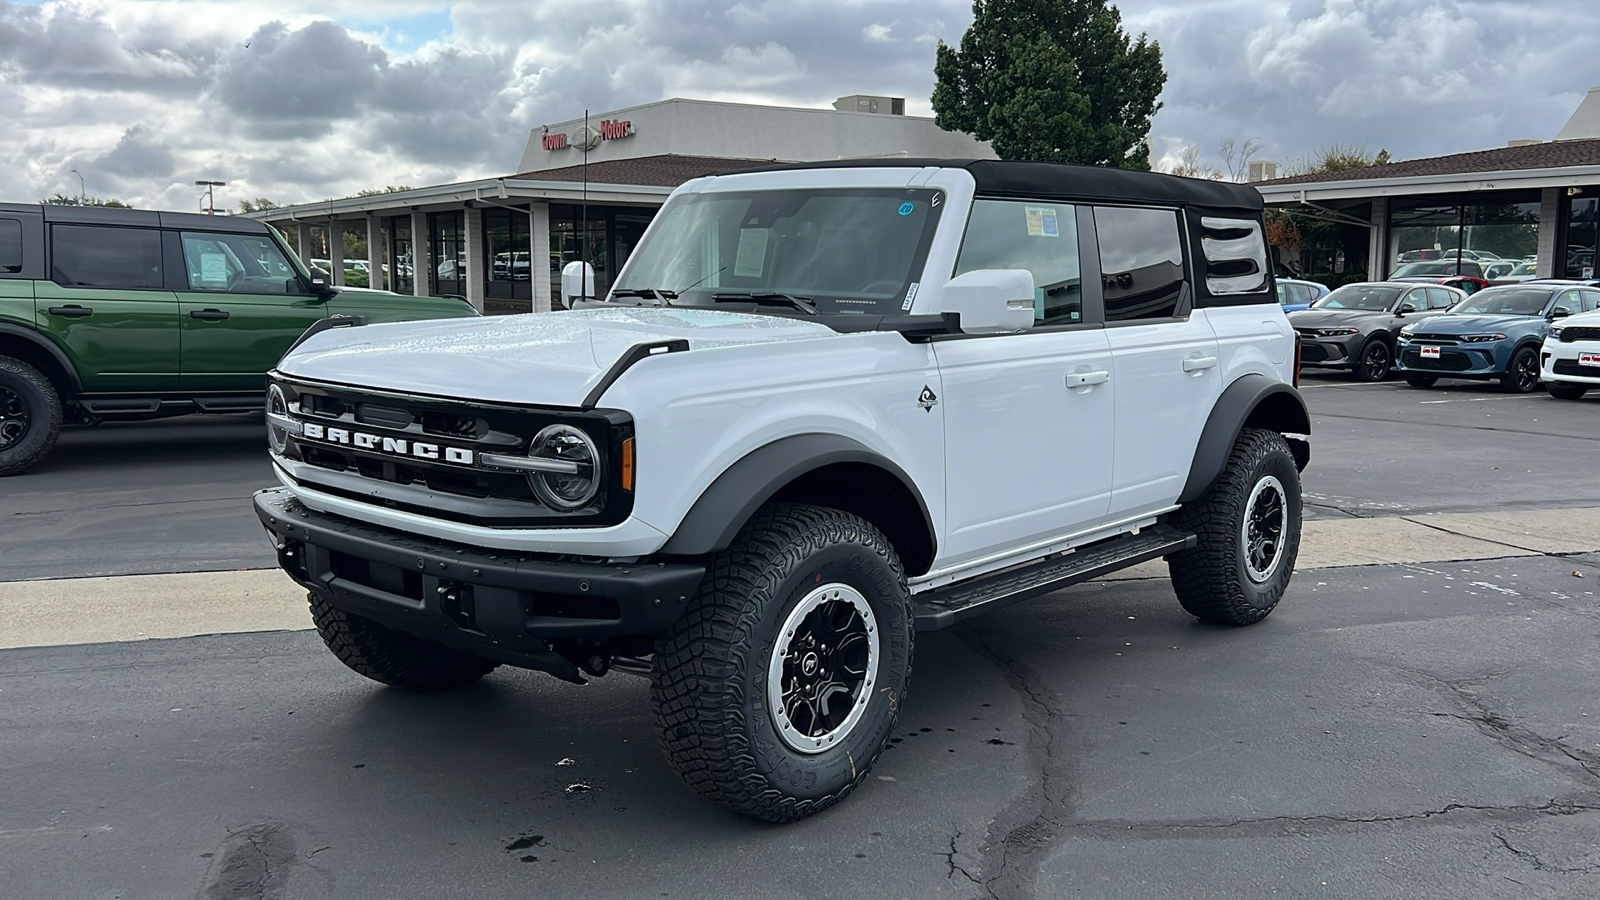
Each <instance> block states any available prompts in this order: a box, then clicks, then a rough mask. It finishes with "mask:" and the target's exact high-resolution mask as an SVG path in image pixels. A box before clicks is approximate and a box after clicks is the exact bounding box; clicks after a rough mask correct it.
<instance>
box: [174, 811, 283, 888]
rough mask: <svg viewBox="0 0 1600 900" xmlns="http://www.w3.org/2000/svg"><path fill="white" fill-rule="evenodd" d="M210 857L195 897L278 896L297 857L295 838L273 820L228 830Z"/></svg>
mask: <svg viewBox="0 0 1600 900" xmlns="http://www.w3.org/2000/svg"><path fill="white" fill-rule="evenodd" d="M218 850H219V851H221V852H218V853H216V854H215V856H214V857H213V859H214V864H213V866H212V870H211V871H210V872H209V873H207V877H206V883H205V884H204V885H203V886H202V887H201V888H200V892H199V894H198V895H197V896H198V900H240V898H251V900H277V898H280V897H282V896H283V895H284V890H285V888H286V887H287V885H288V880H289V868H290V866H291V865H292V864H293V863H294V862H295V861H296V856H295V849H294V838H293V837H292V836H291V835H290V833H289V831H288V829H287V828H285V827H284V826H282V825H280V824H278V823H276V822H262V823H259V824H256V825H250V826H247V827H245V828H241V829H239V830H238V831H234V832H230V833H229V834H228V837H227V838H226V839H225V840H224V841H223V842H222V847H219V848H218Z"/></svg>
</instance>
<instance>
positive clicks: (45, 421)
mask: <svg viewBox="0 0 1600 900" xmlns="http://www.w3.org/2000/svg"><path fill="white" fill-rule="evenodd" d="M0 403H5V404H7V405H11V404H16V405H17V410H16V411H17V412H20V413H22V414H23V415H25V416H26V424H25V425H23V426H22V431H21V434H20V436H18V435H13V434H11V433H10V429H7V432H6V434H5V435H3V436H0V476H5V475H21V474H22V473H23V472H26V471H28V469H30V468H32V467H33V466H34V465H35V464H37V463H38V462H39V460H41V459H44V458H45V457H46V456H49V455H50V451H51V450H52V449H53V448H54V447H55V445H56V438H58V437H60V436H61V398H60V397H59V396H57V395H56V389H55V386H54V385H52V384H50V379H48V378H46V377H44V375H43V374H42V373H40V371H39V370H38V369H35V368H34V367H33V366H30V365H28V364H27V363H25V362H23V361H21V360H18V359H12V358H11V357H9V356H0ZM5 412H6V411H5V410H4V409H0V416H4V415H5ZM16 421H17V420H10V423H11V425H12V426H13V427H14V426H15V425H16ZM0 428H7V422H6V421H0Z"/></svg>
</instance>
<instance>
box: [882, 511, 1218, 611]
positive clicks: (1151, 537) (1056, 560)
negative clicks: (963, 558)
mask: <svg viewBox="0 0 1600 900" xmlns="http://www.w3.org/2000/svg"><path fill="white" fill-rule="evenodd" d="M1197 540H1198V538H1196V537H1195V536H1194V535H1192V534H1187V533H1185V532H1182V531H1179V530H1178V529H1176V528H1171V527H1169V526H1166V525H1156V526H1153V527H1151V528H1146V529H1143V530H1142V531H1140V532H1139V533H1138V534H1124V535H1119V536H1118V537H1114V538H1110V539H1107V540H1104V541H1100V542H1098V543H1095V544H1090V545H1089V546H1087V547H1079V548H1077V549H1075V550H1072V551H1069V552H1068V553H1066V554H1063V555H1058V556H1052V557H1050V558H1049V559H1045V560H1042V561H1040V562H1036V563H1032V564H1030V565H1027V566H1024V567H1022V568H1016V569H1007V570H1005V571H1004V572H997V573H995V574H993V575H985V576H980V577H978V578H974V579H971V580H969V581H962V582H957V583H956V584H952V585H949V586H947V587H943V588H940V589H938V590H935V591H930V592H928V593H927V594H919V595H917V596H916V597H914V598H913V599H912V602H913V604H914V605H915V607H916V617H917V630H918V631H939V630H940V629H944V628H949V627H950V626H952V625H954V624H956V623H957V622H960V621H961V620H963V619H965V618H967V617H969V616H975V615H977V614H978V613H982V612H988V611H989V610H992V609H999V608H1000V607H1002V606H1010V605H1011V604H1013V603H1016V602H1018V601H1021V600H1027V599H1028V598H1030V597H1037V596H1039V595H1040V594H1048V593H1050V592H1051V591H1056V590H1060V589H1061V588H1064V587H1070V586H1071V585H1074V584H1078V583H1079V582H1084V581H1088V580H1089V579H1091V578H1099V577H1100V576H1101V575H1107V574H1110V573H1111V572H1115V571H1118V570H1119V569H1126V568H1128V567H1129V566H1136V565H1138V564H1139V563H1142V562H1147V561H1149V560H1152V559H1158V558H1160V557H1163V556H1167V555H1168V554H1172V553H1177V552H1178V551H1180V550H1187V549H1189V548H1190V547H1193V546H1194V545H1195V543H1196V541H1197ZM924 598H925V599H924Z"/></svg>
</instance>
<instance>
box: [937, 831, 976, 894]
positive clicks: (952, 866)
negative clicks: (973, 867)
mask: <svg viewBox="0 0 1600 900" xmlns="http://www.w3.org/2000/svg"><path fill="white" fill-rule="evenodd" d="M959 840H961V832H959V831H958V832H956V833H955V834H953V835H951V836H950V850H949V852H947V853H943V854H940V855H942V856H943V857H944V864H945V865H946V866H948V867H949V870H948V871H946V872H945V873H944V877H945V878H947V879H949V880H951V881H955V880H956V873H957V872H960V873H961V876H962V877H963V878H965V879H967V880H968V881H970V882H972V883H973V884H975V885H978V886H979V887H982V886H983V882H981V881H979V880H978V879H976V878H973V877H972V873H971V872H968V871H967V870H966V869H965V868H963V867H962V866H961V865H960V864H958V863H957V862H956V854H957V853H959V852H960V851H959V850H957V849H956V842H957V841H959Z"/></svg>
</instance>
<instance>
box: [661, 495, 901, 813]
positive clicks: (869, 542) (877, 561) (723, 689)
mask: <svg viewBox="0 0 1600 900" xmlns="http://www.w3.org/2000/svg"><path fill="white" fill-rule="evenodd" d="M829 584H844V585H846V586H848V587H849V588H852V589H854V590H855V591H857V592H858V594H859V596H860V597H861V598H864V600H865V602H866V603H867V604H868V606H869V611H870V612H871V613H872V616H873V617H874V618H875V620H876V630H877V633H878V638H879V654H878V657H877V665H876V674H875V676H873V677H872V679H871V680H870V681H868V682H866V684H867V685H870V693H869V694H868V695H867V696H868V697H869V699H868V700H867V701H866V706H865V708H864V710H863V711H862V713H861V714H860V717H859V719H857V720H856V722H855V724H854V726H853V727H851V728H850V729H848V730H842V733H841V736H840V738H839V742H838V743H837V744H836V745H833V746H829V747H827V748H826V749H824V750H821V751H820V752H812V753H801V752H798V751H796V750H795V749H793V747H792V746H790V745H789V744H787V743H786V742H785V738H783V737H782V736H781V735H780V732H779V727H778V725H777V724H776V722H775V718H776V716H777V713H775V712H774V711H773V710H772V708H771V706H772V705H771V704H770V703H769V701H768V688H769V682H768V679H769V671H768V670H769V665H770V664H771V662H772V659H773V654H775V653H778V652H780V651H781V650H782V649H783V648H784V647H785V646H787V641H788V640H790V638H787V637H786V636H785V635H784V634H780V632H781V631H782V630H783V628H784V624H785V619H786V618H787V617H789V616H790V615H791V613H792V612H794V611H795V610H797V609H799V608H800V607H801V604H802V603H803V602H805V600H806V598H807V596H808V595H814V593H815V592H816V590H817V589H818V587H819V586H822V587H826V586H827V585H829ZM789 634H791V635H792V634H793V632H789ZM913 639H914V627H913V618H912V611H911V601H910V594H909V592H908V590H907V588H906V580H905V570H904V569H903V568H902V566H901V563H900V558H899V556H898V555H897V554H896V553H895V550H894V547H893V546H892V545H891V544H890V543H889V541H888V539H887V538H885V537H884V536H883V533H882V532H880V531H879V530H878V529H877V528H875V527H873V526H872V525H871V524H870V523H868V522H866V521H865V520H863V519H861V518H859V517H857V516H854V515H850V514H848V513H844V512H840V511H838V510H834V509H826V508H822V507H817V506H808V505H802V504H792V503H774V504H769V505H767V506H765V507H762V509H761V510H759V511H758V512H757V513H756V515H755V516H754V517H753V518H752V519H751V521H750V522H749V523H748V524H747V525H745V526H744V528H743V529H742V530H741V531H740V532H739V534H738V536H736V537H735V538H734V541H733V544H732V545H731V546H730V547H729V548H728V549H727V550H726V551H725V552H722V553H720V554H718V555H717V556H716V557H715V558H714V559H713V560H712V563H711V566H710V567H709V568H708V570H707V573H706V577H705V579H704V581H703V582H702V583H701V586H700V589H699V592H698V593H697V594H696V596H695V597H694V598H693V599H692V600H691V601H690V604H689V607H688V609H687V611H686V612H685V613H684V615H683V616H682V618H680V619H679V620H678V623H677V624H676V625H675V626H674V627H673V629H672V631H671V632H670V633H669V634H668V635H667V636H666V637H665V638H663V639H662V640H660V641H659V642H658V643H657V644H656V651H655V660H654V670H653V672H652V677H651V691H650V705H651V710H652V712H653V713H654V716H655V722H656V735H657V738H658V741H659V743H660V745H661V749H662V752H663V753H664V754H665V755H666V758H667V763H668V764H669V765H670V766H671V767H672V768H673V770H674V771H676V772H677V773H678V775H679V776H681V777H682V778H683V780H684V781H685V782H686V783H687V784H688V785H689V787H691V788H693V789H694V790H695V791H696V792H698V793H699V794H701V795H702V796H704V797H706V798H708V799H710V800H714V801H716V802H718V803H721V804H723V805H724V806H727V807H728V808H730V809H732V810H734V811H736V812H739V813H742V814H744V815H747V816H752V817H754V818H757V819H764V820H766V821H769V822H792V821H795V820H797V819H802V818H804V817H806V816H809V815H811V814H813V813H816V812H819V811H821V810H824V809H827V808H828V807H829V806H832V805H833V804H835V803H837V802H839V801H840V800H841V799H843V798H844V797H845V796H846V795H847V794H849V793H850V792H851V791H852V790H854V789H855V787H856V786H857V785H858V784H860V783H861V781H862V780H863V779H865V778H866V776H867V773H868V771H870V770H871V768H872V765H873V763H874V762H875V761H876V760H877V758H878V756H879V754H881V753H882V752H883V749H884V747H885V746H887V744H888V739H889V733H890V730H891V729H892V728H893V727H894V722H895V718H896V716H897V715H898V714H899V711H900V707H901V705H902V704H903V703H904V702H905V691H906V683H907V680H908V679H909V676H910V674H911V652H912V645H913ZM855 696H856V697H858V698H859V697H860V696H861V694H859V693H857V694H856V695H855Z"/></svg>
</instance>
